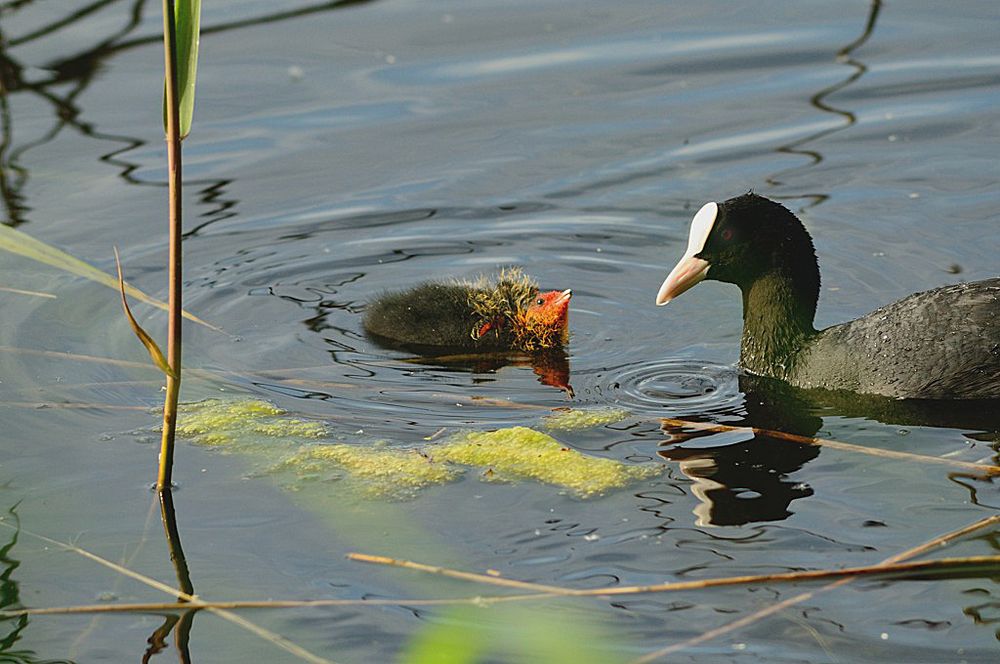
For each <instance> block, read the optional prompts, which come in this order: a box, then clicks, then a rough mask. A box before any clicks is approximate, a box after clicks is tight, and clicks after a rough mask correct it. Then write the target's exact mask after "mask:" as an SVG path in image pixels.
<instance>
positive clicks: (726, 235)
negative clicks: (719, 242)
mask: <svg viewBox="0 0 1000 664" xmlns="http://www.w3.org/2000/svg"><path fill="white" fill-rule="evenodd" d="M722 239H723V240H731V239H733V229H731V228H724V229H722Z"/></svg>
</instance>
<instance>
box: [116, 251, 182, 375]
mask: <svg viewBox="0 0 1000 664" xmlns="http://www.w3.org/2000/svg"><path fill="white" fill-rule="evenodd" d="M115 267H117V268H118V293H119V294H120V295H121V296H122V309H124V310H125V316H126V318H128V322H129V325H131V326H132V331H133V332H135V336H137V337H139V341H141V342H142V345H143V346H145V347H146V350H148V351H149V357H150V358H151V359H152V360H153V364H155V365H156V366H157V367H159V368H160V371H162V372H163V373H165V374H166V375H168V376H170V377H172V378H177V374H176V373H175V372H174V370H173V369H172V368H170V365H169V364H168V363H167V358H165V357H163V351H161V350H160V347H159V346H157V345H156V341H155V340H154V339H153V337H151V336H149V333H148V332H146V330H144V329H142V326H141V325H139V322H138V321H137V320H136V319H135V316H133V315H132V310H131V309H129V307H128V299H127V298H126V297H125V277H124V276H122V262H121V260H119V258H118V247H115Z"/></svg>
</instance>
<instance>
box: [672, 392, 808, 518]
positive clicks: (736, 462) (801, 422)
mask: <svg viewBox="0 0 1000 664" xmlns="http://www.w3.org/2000/svg"><path fill="white" fill-rule="evenodd" d="M758 382H759V381H758V379H754V378H750V377H746V376H741V377H740V390H741V391H742V392H743V393H744V395H745V400H744V407H745V409H746V413H745V416H744V421H742V422H727V424H730V425H734V426H747V427H757V428H760V429H772V430H775V431H784V432H786V433H795V434H799V435H803V436H813V435H815V433H816V432H817V431H819V428H820V426H821V425H822V422H823V421H822V419H821V418H819V417H816V416H815V415H812V414H810V412H809V410H808V409H807V408H803V407H802V404H801V403H798V402H796V400H795V399H794V395H791V394H789V393H790V392H791V391H792V389H791V388H788V386H787V385H785V384H783V383H777V382H776V381H768V382H767V384H766V385H765V388H770V389H760V388H759V387H758ZM790 397H792V398H790ZM664 429H665V430H667V431H668V432H671V433H674V432H679V431H680V428H678V427H673V426H669V425H666V424H665V425H664ZM705 435H710V434H708V433H707V432H702V433H701V434H700V435H699V434H698V433H694V434H690V433H688V434H685V436H684V437H685V438H686V439H687V440H691V439H693V438H700V437H703V436H705ZM739 435H740V436H741V437H742V440H740V441H739V442H736V443H733V444H728V445H721V446H716V447H707V448H706V447H694V446H690V445H684V444H669V443H668V444H667V445H666V446H664V447H662V448H661V449H660V450H659V455H660V456H662V457H663V458H665V459H670V460H673V461H679V462H680V470H681V471H682V472H683V473H684V474H685V475H687V476H688V477H690V478H691V479H692V480H693V481H694V484H693V486H692V492H693V493H694V495H695V496H696V497H697V498H698V499H699V501H700V505H698V507H697V508H695V513H696V514H697V515H698V524H699V525H716V526H736V525H742V524H744V523H752V522H756V521H780V520H782V519H785V518H787V517H789V516H791V514H792V511H791V510H790V508H789V506H790V504H791V502H792V501H793V500H796V499H798V498H805V497H807V496H811V495H812V493H813V490H812V489H811V488H810V487H809V486H807V485H805V484H803V483H801V482H798V481H795V480H794V479H789V478H788V475H790V474H791V473H794V472H795V471H797V470H799V469H800V468H802V466H804V465H805V464H806V463H808V462H809V461H811V460H812V459H815V458H816V457H817V456H818V455H819V453H820V448H819V447H816V446H813V445H801V444H798V443H794V442H790V441H787V440H782V439H780V438H772V437H770V436H767V435H766V434H764V433H760V432H756V431H751V430H749V429H748V430H747V431H746V432H740V434H739ZM748 437H749V438H748Z"/></svg>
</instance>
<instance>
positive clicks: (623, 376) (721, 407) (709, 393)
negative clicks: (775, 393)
mask: <svg viewBox="0 0 1000 664" xmlns="http://www.w3.org/2000/svg"><path fill="white" fill-rule="evenodd" d="M602 389H603V390H604V392H605V394H606V395H608V396H611V395H613V397H612V398H614V400H615V402H616V403H617V404H619V405H621V406H624V407H626V408H628V409H630V410H632V411H636V412H645V413H653V414H656V415H661V416H668V415H669V416H677V415H688V414H699V415H701V416H703V417H708V418H710V419H712V418H713V416H714V415H723V414H742V413H743V412H744V402H743V393H742V392H740V388H739V372H738V371H737V370H736V369H735V368H734V367H732V366H729V365H724V364H713V363H706V362H700V361H698V360H693V359H687V358H663V359H660V360H654V361H643V362H636V363H632V364H625V365H622V366H619V367H616V368H614V369H612V370H610V371H609V372H608V373H607V374H606V376H605V378H604V386H603V388H602Z"/></svg>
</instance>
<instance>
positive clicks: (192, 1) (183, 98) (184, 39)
mask: <svg viewBox="0 0 1000 664" xmlns="http://www.w3.org/2000/svg"><path fill="white" fill-rule="evenodd" d="M174 25H175V29H176V48H177V53H176V59H175V62H176V63H177V93H178V96H179V110H180V136H181V138H182V139H183V138H185V137H186V136H187V135H188V134H189V133H190V132H191V122H192V118H193V117H194V87H195V78H196V76H197V73H198V43H199V41H200V40H201V0H175V2H174ZM164 87H166V82H164ZM163 126H164V131H166V126H167V98H166V93H164V96H163Z"/></svg>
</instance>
